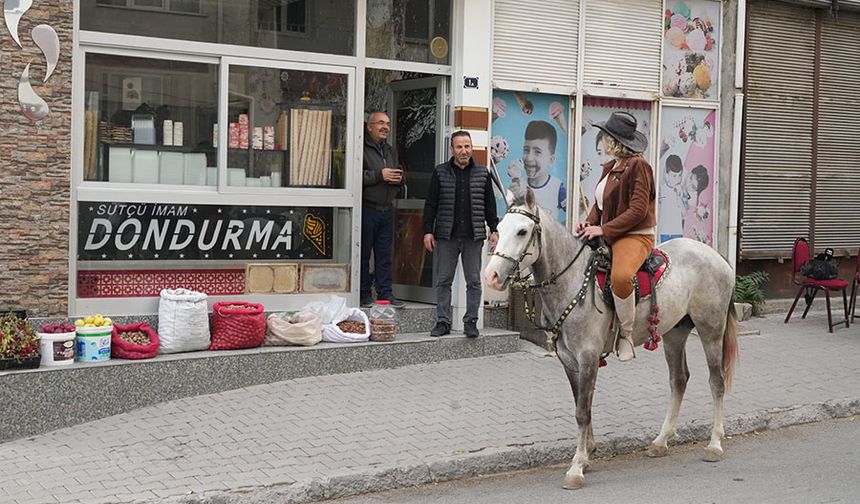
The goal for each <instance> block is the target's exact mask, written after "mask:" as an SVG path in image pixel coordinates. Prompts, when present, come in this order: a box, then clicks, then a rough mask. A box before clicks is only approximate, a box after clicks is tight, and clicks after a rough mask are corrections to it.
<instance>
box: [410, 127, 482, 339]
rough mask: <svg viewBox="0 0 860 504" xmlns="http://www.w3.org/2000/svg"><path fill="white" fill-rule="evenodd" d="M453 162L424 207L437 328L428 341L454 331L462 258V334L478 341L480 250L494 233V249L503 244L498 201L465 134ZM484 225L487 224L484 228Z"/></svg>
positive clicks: (455, 140) (433, 184) (455, 143)
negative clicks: (453, 297)
mask: <svg viewBox="0 0 860 504" xmlns="http://www.w3.org/2000/svg"><path fill="white" fill-rule="evenodd" d="M451 151H452V153H453V157H451V159H450V160H449V161H448V162H447V163H443V164H440V165H438V166H437V167H436V168H435V169H434V170H433V176H432V177H431V178H430V189H429V191H428V194H427V200H426V202H425V203H424V248H426V249H427V250H428V251H429V252H433V288H434V290H435V291H436V326H435V327H434V328H433V330H432V331H430V336H437V337H438V336H444V335H446V334H448V333H450V332H451V311H452V310H451V282H453V280H454V273H455V272H456V271H457V259H458V257H460V256H462V262H463V273H464V274H465V277H466V315H464V316H463V333H464V334H465V335H466V336H467V337H469V338H475V337H477V336H478V325H477V322H478V309H479V308H480V304H481V251H482V249H483V248H484V239H486V238H487V229H486V228H487V226H489V228H490V247H491V248H492V247H495V246H496V243H497V242H498V241H499V234H498V232H497V231H496V226H497V225H498V223H499V218H498V216H496V197H495V195H494V194H493V187H492V185H491V182H490V174H489V172H488V171H487V167H486V166H480V165H477V164H475V161H474V160H473V159H472V137H471V135H469V133H468V132H466V131H457V132H455V133H454V134H452V135H451ZM485 222H486V225H485V224H484V223H485Z"/></svg>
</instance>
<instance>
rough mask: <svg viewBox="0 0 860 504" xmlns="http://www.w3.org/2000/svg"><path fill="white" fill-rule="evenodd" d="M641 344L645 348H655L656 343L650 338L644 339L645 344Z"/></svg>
mask: <svg viewBox="0 0 860 504" xmlns="http://www.w3.org/2000/svg"><path fill="white" fill-rule="evenodd" d="M642 346H643V347H644V348H645V350H651V351H654V350H657V343H656V342H654V341H651V340H648V341H646V342H645V344H644V345H642Z"/></svg>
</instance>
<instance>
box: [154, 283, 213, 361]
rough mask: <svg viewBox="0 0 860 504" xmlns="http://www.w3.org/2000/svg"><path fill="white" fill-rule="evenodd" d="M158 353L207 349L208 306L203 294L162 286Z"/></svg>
mask: <svg viewBox="0 0 860 504" xmlns="http://www.w3.org/2000/svg"><path fill="white" fill-rule="evenodd" d="M158 338H159V340H160V341H161V346H160V349H159V351H160V353H177V352H193V351H195V350H206V349H208V348H209V306H208V304H207V302H206V294H203V293H202V292H194V291H191V290H188V289H164V290H162V291H161V300H160V301H159V302H158Z"/></svg>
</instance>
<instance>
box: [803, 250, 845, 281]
mask: <svg viewBox="0 0 860 504" xmlns="http://www.w3.org/2000/svg"><path fill="white" fill-rule="evenodd" d="M800 274H801V275H803V276H805V277H809V278H812V279H815V280H832V279H834V278H836V277H837V276H839V263H838V262H837V261H836V259H835V258H834V257H833V249H832V248H828V249H825V250H824V252H822V253H821V254H818V255H817V256H815V257H814V258H812V259H810V260H808V261H806V262H805V263H803V265H802V266H801V267H800Z"/></svg>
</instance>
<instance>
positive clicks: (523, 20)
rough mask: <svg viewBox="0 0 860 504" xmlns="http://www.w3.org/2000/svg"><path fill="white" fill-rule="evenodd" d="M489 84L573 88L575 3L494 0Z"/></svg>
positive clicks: (576, 26) (563, 0)
mask: <svg viewBox="0 0 860 504" xmlns="http://www.w3.org/2000/svg"><path fill="white" fill-rule="evenodd" d="M494 5H495V8H494V13H493V80H494V81H512V82H522V83H526V84H544V85H554V86H564V87H569V88H571V89H574V88H576V62H577V54H578V53H577V51H578V44H579V2H578V1H572V0H496V2H495V4H494Z"/></svg>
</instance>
